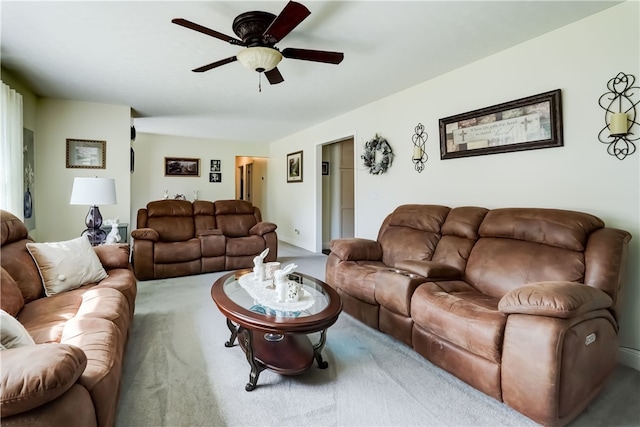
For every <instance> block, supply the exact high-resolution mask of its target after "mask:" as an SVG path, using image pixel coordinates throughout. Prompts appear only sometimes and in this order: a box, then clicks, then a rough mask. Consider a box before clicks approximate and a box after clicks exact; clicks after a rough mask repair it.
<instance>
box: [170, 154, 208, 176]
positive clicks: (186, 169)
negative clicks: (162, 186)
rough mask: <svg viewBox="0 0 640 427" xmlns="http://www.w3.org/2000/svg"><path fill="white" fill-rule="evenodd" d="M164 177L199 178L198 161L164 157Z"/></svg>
mask: <svg viewBox="0 0 640 427" xmlns="http://www.w3.org/2000/svg"><path fill="white" fill-rule="evenodd" d="M164 176H200V159H188V158H184V157H165V158H164Z"/></svg>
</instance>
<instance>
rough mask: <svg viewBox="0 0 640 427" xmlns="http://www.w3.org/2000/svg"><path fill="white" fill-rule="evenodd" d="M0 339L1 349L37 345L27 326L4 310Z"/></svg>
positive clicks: (1, 315)
mask: <svg viewBox="0 0 640 427" xmlns="http://www.w3.org/2000/svg"><path fill="white" fill-rule="evenodd" d="M0 340H1V342H0V349H1V350H6V349H9V348H15V347H25V346H29V345H36V343H35V342H34V341H33V338H31V335H29V332H28V331H27V330H26V329H25V327H24V326H22V324H21V323H20V322H18V320H17V319H16V318H15V317H13V316H12V315H10V314H9V313H7V312H6V311H4V310H0ZM3 368H4V367H3Z"/></svg>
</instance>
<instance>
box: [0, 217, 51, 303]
mask: <svg viewBox="0 0 640 427" xmlns="http://www.w3.org/2000/svg"><path fill="white" fill-rule="evenodd" d="M0 220H1V227H0V230H1V231H0V234H1V236H2V237H1V240H0V243H1V244H0V246H1V248H2V249H1V251H2V256H0V265H1V266H2V268H4V269H5V270H6V271H7V272H8V273H9V275H10V276H11V277H12V278H13V280H15V282H16V284H17V285H18V288H20V292H21V293H22V296H23V297H24V302H25V303H29V302H31V301H33V300H36V299H38V298H40V297H43V296H44V288H43V287H42V281H41V279H40V274H39V273H38V268H37V267H36V264H35V263H34V262H33V259H32V258H31V255H29V252H28V251H27V243H29V242H33V239H31V237H29V232H28V231H27V227H26V226H25V225H24V223H23V222H22V221H20V219H18V218H17V217H16V216H15V215H13V214H12V213H9V212H7V211H0Z"/></svg>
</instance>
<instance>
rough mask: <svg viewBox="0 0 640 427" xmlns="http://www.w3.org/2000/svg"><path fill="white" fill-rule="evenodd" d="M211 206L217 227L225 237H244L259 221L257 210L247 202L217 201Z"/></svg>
mask: <svg viewBox="0 0 640 427" xmlns="http://www.w3.org/2000/svg"><path fill="white" fill-rule="evenodd" d="M213 204H214V207H215V215H216V224H217V227H218V228H219V229H221V230H222V234H224V235H225V236H226V237H246V236H248V235H249V229H250V228H251V227H253V226H254V225H256V224H257V223H258V221H259V215H260V214H259V210H258V209H257V208H255V207H254V206H253V205H252V204H251V203H249V202H247V201H244V200H217V201H215V202H214V203H213ZM256 212H257V213H256Z"/></svg>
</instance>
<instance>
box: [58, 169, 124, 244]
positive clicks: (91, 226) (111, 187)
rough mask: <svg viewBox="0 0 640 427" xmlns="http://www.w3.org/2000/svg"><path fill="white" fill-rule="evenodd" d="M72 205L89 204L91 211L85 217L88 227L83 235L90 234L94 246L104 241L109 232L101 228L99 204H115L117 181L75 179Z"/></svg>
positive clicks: (107, 179)
mask: <svg viewBox="0 0 640 427" xmlns="http://www.w3.org/2000/svg"><path fill="white" fill-rule="evenodd" d="M69 203H70V204H72V205H89V206H90V208H89V213H87V217H86V218H85V224H86V225H87V229H86V230H84V231H83V232H82V234H81V235H82V236H85V235H86V236H88V237H89V242H91V245H92V246H97V245H99V244H101V243H103V242H104V239H105V238H106V237H107V232H106V231H104V230H101V229H100V227H102V214H100V209H98V205H115V204H116V203H117V201H116V181H115V179H113V178H98V177H92V178H79V177H76V178H74V179H73V189H72V190H71V201H70V202H69Z"/></svg>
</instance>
